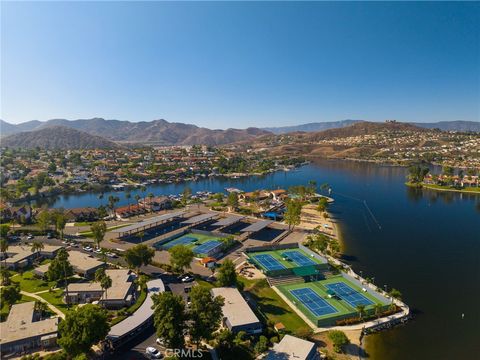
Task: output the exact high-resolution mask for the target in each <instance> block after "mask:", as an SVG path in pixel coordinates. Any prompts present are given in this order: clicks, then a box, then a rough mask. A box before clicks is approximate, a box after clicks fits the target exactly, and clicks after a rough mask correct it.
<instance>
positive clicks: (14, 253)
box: [7, 244, 61, 263]
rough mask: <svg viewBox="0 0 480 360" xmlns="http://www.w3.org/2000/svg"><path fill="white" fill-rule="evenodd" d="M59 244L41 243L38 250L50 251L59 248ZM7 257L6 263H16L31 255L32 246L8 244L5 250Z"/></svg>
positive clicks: (42, 251)
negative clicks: (41, 247) (40, 248)
mask: <svg viewBox="0 0 480 360" xmlns="http://www.w3.org/2000/svg"><path fill="white" fill-rule="evenodd" d="M60 248H61V246H54V245H47V244H43V249H42V250H40V252H41V253H52V252H55V251H57V250H58V249H60ZM7 254H8V259H7V263H16V262H19V261H22V260H24V259H26V258H28V257H29V256H32V255H33V254H34V253H33V252H32V247H31V246H27V245H14V246H9V247H8V250H7Z"/></svg>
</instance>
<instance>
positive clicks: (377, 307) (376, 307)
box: [373, 303, 383, 318]
mask: <svg viewBox="0 0 480 360" xmlns="http://www.w3.org/2000/svg"><path fill="white" fill-rule="evenodd" d="M373 309H374V311H375V316H376V317H377V318H379V317H380V315H381V313H382V311H383V306H382V304H379V303H376V304H375V305H373Z"/></svg>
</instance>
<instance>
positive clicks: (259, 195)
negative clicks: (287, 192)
mask: <svg viewBox="0 0 480 360" xmlns="http://www.w3.org/2000/svg"><path fill="white" fill-rule="evenodd" d="M269 196H270V194H269V193H268V192H266V191H264V190H260V191H251V192H246V193H242V194H239V195H238V198H239V199H240V200H243V201H246V202H249V201H262V200H266V199H268V198H269Z"/></svg>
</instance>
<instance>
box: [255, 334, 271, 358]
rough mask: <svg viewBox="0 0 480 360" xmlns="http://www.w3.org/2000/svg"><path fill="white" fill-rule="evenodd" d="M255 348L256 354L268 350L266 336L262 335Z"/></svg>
mask: <svg viewBox="0 0 480 360" xmlns="http://www.w3.org/2000/svg"><path fill="white" fill-rule="evenodd" d="M254 350H255V353H256V354H261V353H264V352H265V351H267V350H268V339H267V337H266V336H264V335H260V337H259V338H258V341H257V343H256V344H255V347H254Z"/></svg>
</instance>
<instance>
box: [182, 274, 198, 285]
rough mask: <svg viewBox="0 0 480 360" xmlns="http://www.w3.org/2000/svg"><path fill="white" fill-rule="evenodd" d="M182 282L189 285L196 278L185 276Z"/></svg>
mask: <svg viewBox="0 0 480 360" xmlns="http://www.w3.org/2000/svg"><path fill="white" fill-rule="evenodd" d="M180 280H181V281H182V282H183V283H188V282H191V281H193V280H195V278H194V277H193V276H190V275H185V276H183V277H182V278H181V279H180Z"/></svg>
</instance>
